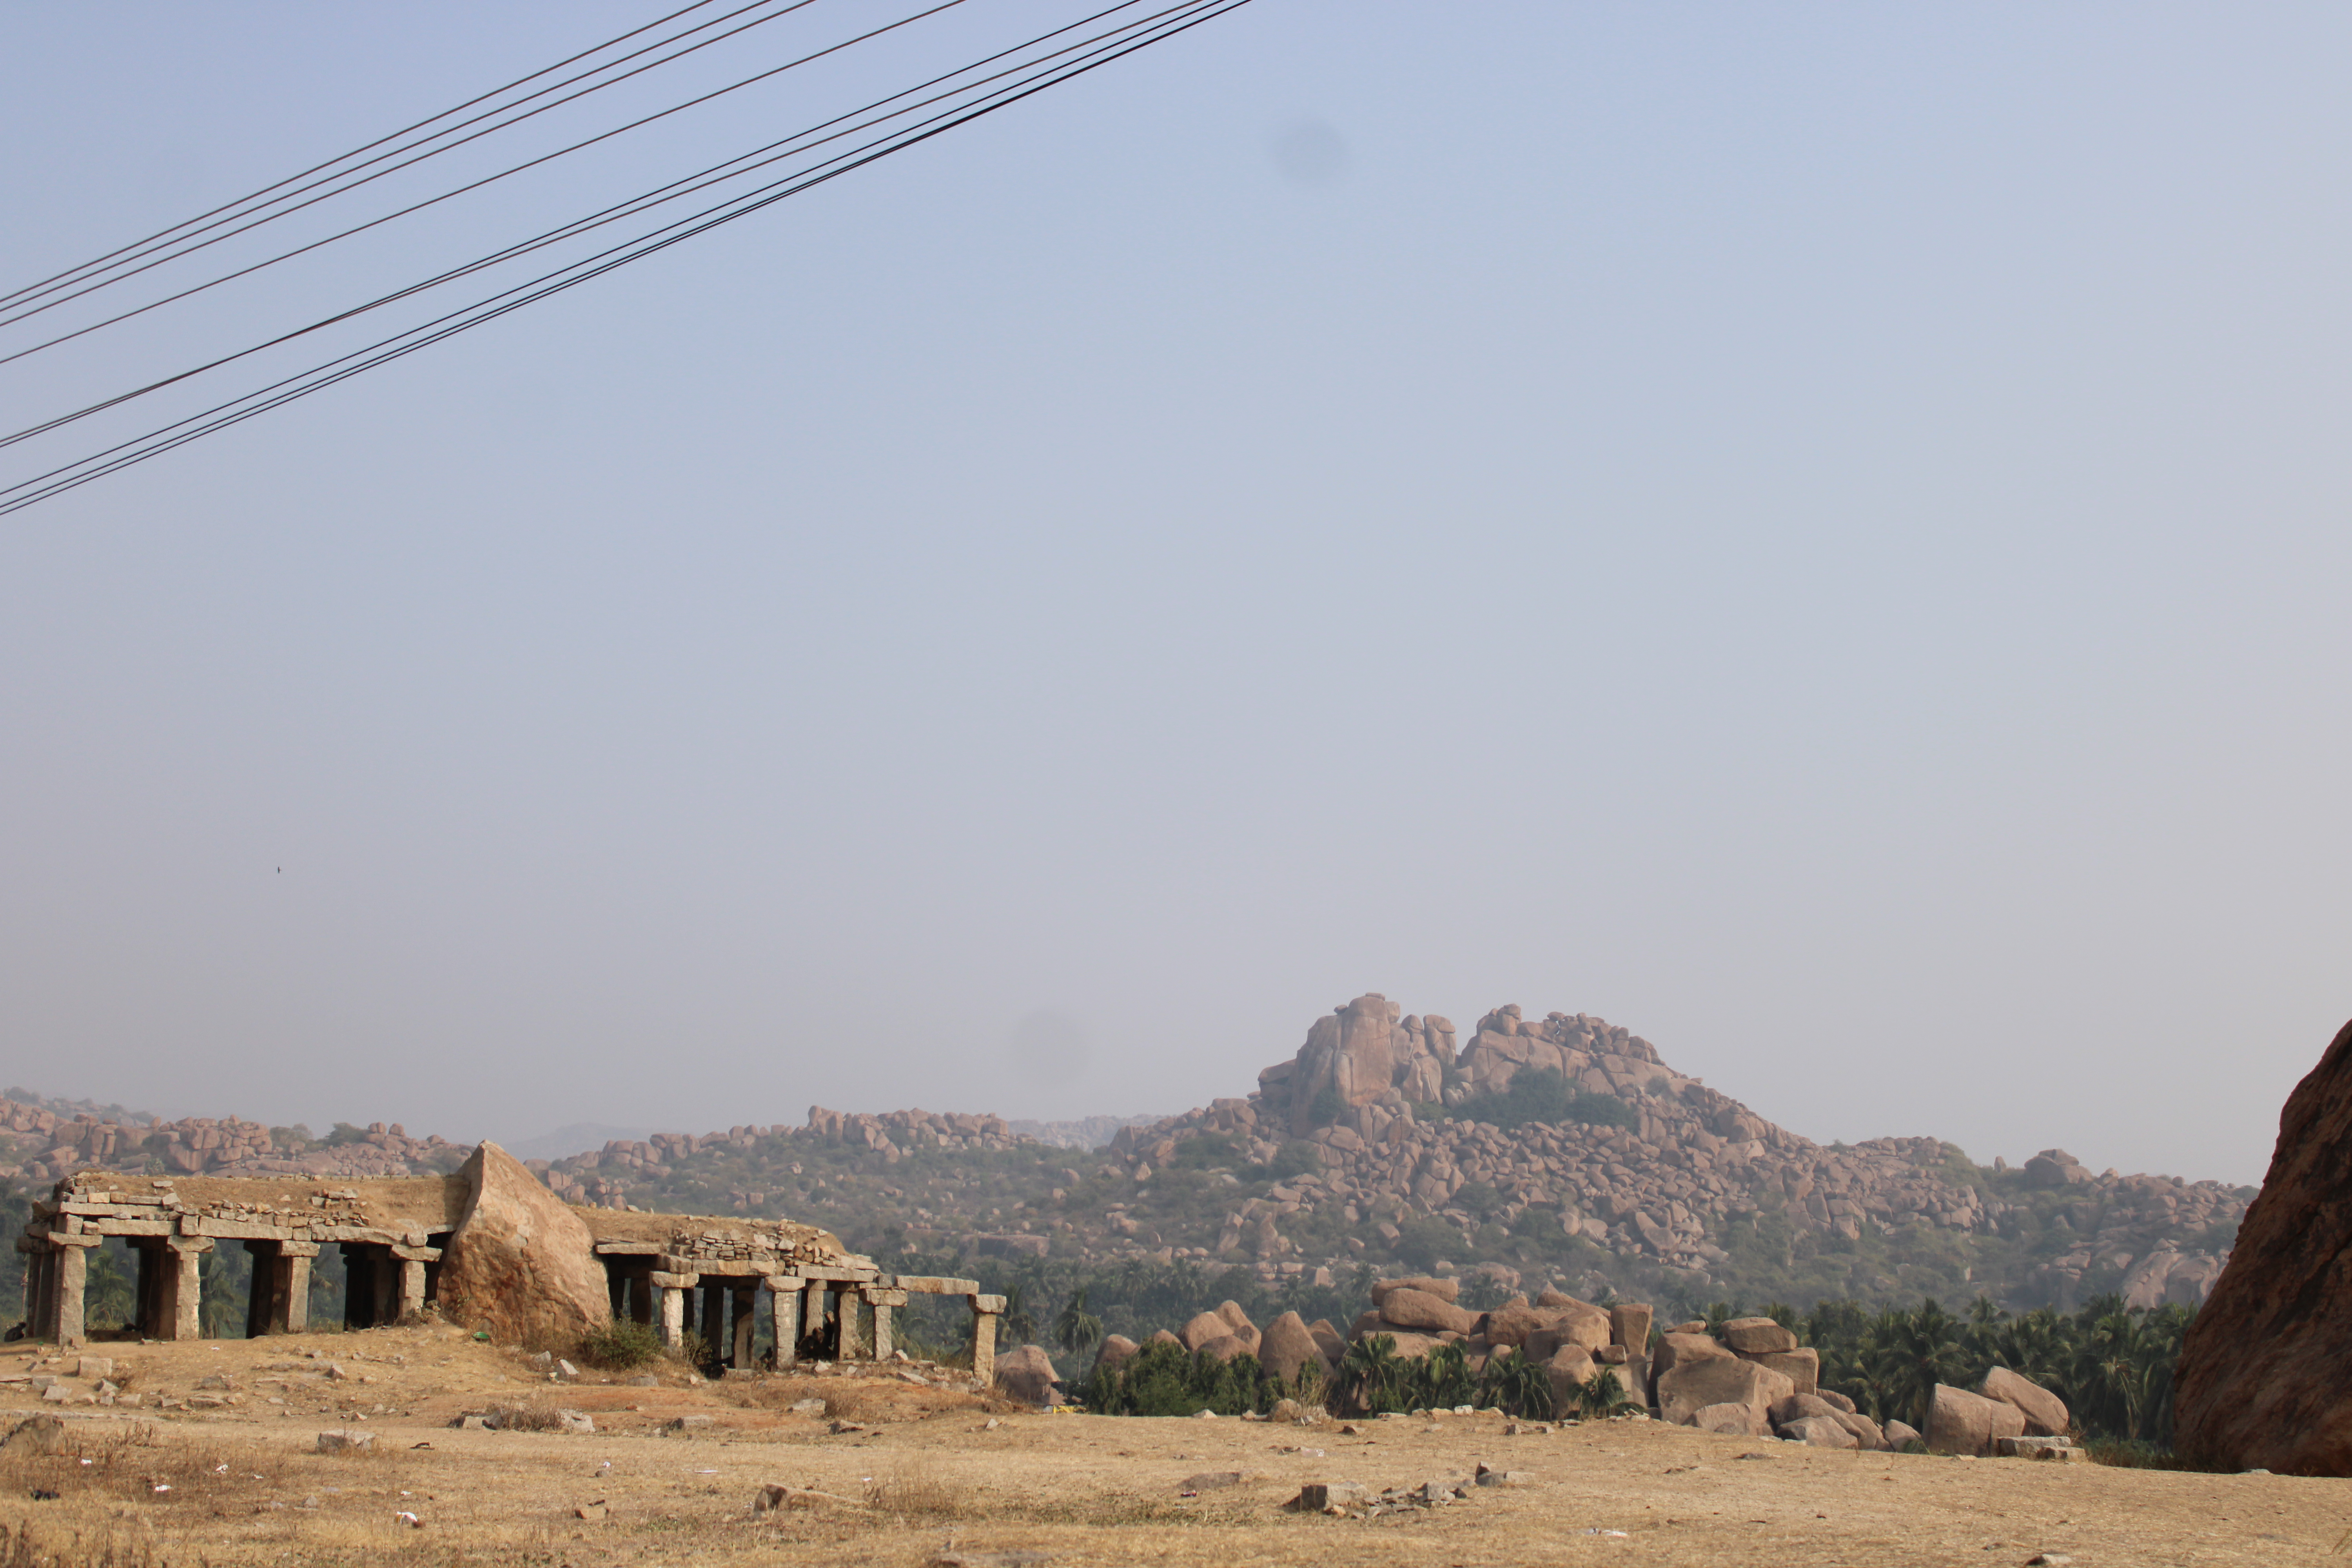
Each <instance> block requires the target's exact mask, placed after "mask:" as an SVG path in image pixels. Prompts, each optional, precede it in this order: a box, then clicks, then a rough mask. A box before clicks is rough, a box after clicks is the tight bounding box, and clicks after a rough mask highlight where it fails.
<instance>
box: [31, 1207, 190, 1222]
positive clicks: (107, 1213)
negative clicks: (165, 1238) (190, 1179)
mask: <svg viewBox="0 0 2352 1568" xmlns="http://www.w3.org/2000/svg"><path fill="white" fill-rule="evenodd" d="M170 1206H171V1205H165V1204H58V1205H56V1206H55V1207H54V1208H53V1209H52V1210H51V1211H50V1212H51V1213H53V1214H71V1215H81V1216H83V1217H84V1218H86V1219H153V1218H155V1217H156V1216H158V1215H162V1214H163V1213H164V1212H165V1211H166V1210H167V1209H168V1208H169V1207H170Z"/></svg>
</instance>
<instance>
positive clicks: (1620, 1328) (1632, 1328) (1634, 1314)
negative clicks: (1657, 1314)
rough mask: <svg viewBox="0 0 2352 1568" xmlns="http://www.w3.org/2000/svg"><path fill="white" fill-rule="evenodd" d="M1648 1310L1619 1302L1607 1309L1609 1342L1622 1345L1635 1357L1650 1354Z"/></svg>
mask: <svg viewBox="0 0 2352 1568" xmlns="http://www.w3.org/2000/svg"><path fill="white" fill-rule="evenodd" d="M1650 1318H1651V1313H1650V1309H1649V1308H1647V1307H1644V1306H1641V1305H1639V1304H1638V1303H1625V1302H1620V1303H1619V1304H1618V1305H1616V1306H1614V1307H1612V1308H1610V1309H1609V1342H1610V1343H1612V1344H1618V1345H1623V1346H1624V1347H1625V1348H1626V1349H1627V1350H1629V1351H1632V1352H1633V1353H1634V1354H1635V1355H1647V1354H1649V1353H1650Z"/></svg>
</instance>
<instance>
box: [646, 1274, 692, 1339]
mask: <svg viewBox="0 0 2352 1568" xmlns="http://www.w3.org/2000/svg"><path fill="white" fill-rule="evenodd" d="M701 1279H702V1276H700V1275H699V1274H669V1273H665V1272H664V1271H662V1270H661V1269H658V1268H656V1269H655V1270H653V1271H652V1272H651V1273H649V1274H647V1275H646V1283H648V1284H649V1285H651V1286H652V1287H653V1292H654V1310H655V1315H656V1317H658V1318H659V1319H660V1320H661V1342H662V1343H663V1344H665V1345H667V1347H669V1348H670V1349H671V1350H676V1349H677V1347H678V1346H679V1345H680V1344H682V1343H684V1342H685V1341H686V1298H687V1293H688V1291H690V1290H692V1289H694V1288H695V1286H696V1285H698V1284H699V1283H700V1282H701Z"/></svg>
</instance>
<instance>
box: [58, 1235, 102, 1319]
mask: <svg viewBox="0 0 2352 1568" xmlns="http://www.w3.org/2000/svg"><path fill="white" fill-rule="evenodd" d="M52 1239H54V1240H56V1241H58V1242H59V1243H61V1244H63V1245H60V1246H59V1247H58V1251H57V1252H56V1253H54V1254H53V1255H52V1256H54V1257H55V1258H56V1259H57V1285H56V1288H55V1294H56V1299H57V1303H58V1304H57V1315H56V1317H55V1319H54V1320H53V1321H54V1323H55V1326H56V1334H57V1341H58V1343H59V1344H60V1345H78V1344H80V1343H81V1342H83V1341H85V1340H86V1339H88V1338H89V1324H88V1323H86V1322H85V1321H83V1317H82V1311H83V1301H82V1294H83V1291H84V1290H85V1289H87V1288H88V1286H89V1249H88V1248H87V1247H78V1246H74V1245H72V1243H75V1242H79V1241H84V1240H87V1241H89V1242H91V1243H93V1244H94V1243H96V1242H97V1240H98V1237H94V1236H93V1237H78V1236H76V1237H53V1238H52Z"/></svg>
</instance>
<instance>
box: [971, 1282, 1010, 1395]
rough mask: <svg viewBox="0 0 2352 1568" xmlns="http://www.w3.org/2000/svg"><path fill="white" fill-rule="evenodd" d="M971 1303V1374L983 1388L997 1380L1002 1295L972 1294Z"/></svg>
mask: <svg viewBox="0 0 2352 1568" xmlns="http://www.w3.org/2000/svg"><path fill="white" fill-rule="evenodd" d="M965 1300H969V1301H970V1302H971V1375H972V1379H973V1381H975V1382H977V1383H978V1384H981V1385H982V1387H983V1388H984V1387H986V1386H987V1385H988V1384H992V1383H994V1382H995V1381H996V1315H997V1314H998V1313H999V1312H1002V1311H1003V1310H1004V1298H1003V1297H1002V1296H970V1297H967V1298H965Z"/></svg>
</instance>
